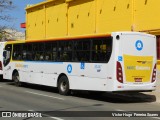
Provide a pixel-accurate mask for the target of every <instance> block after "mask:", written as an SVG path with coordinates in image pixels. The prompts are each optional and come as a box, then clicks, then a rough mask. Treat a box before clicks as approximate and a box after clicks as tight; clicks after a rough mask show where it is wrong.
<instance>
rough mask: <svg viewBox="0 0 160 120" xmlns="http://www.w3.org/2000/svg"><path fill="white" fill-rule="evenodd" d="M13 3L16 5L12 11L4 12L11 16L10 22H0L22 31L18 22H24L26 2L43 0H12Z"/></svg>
mask: <svg viewBox="0 0 160 120" xmlns="http://www.w3.org/2000/svg"><path fill="white" fill-rule="evenodd" d="M12 1H13V5H14V6H15V7H16V8H15V9H13V10H12V11H9V12H6V13H5V14H9V15H11V16H12V18H13V20H12V22H4V23H2V22H1V23H0V24H6V25H7V26H12V27H13V28H15V29H17V30H18V31H24V29H22V28H20V24H21V23H23V22H25V7H26V6H27V5H28V4H37V3H39V2H42V1H45V0H12Z"/></svg>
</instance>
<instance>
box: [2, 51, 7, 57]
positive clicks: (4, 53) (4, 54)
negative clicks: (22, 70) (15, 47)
mask: <svg viewBox="0 0 160 120" xmlns="http://www.w3.org/2000/svg"><path fill="white" fill-rule="evenodd" d="M6 56H7V51H6V50H4V51H3V57H4V58H6Z"/></svg>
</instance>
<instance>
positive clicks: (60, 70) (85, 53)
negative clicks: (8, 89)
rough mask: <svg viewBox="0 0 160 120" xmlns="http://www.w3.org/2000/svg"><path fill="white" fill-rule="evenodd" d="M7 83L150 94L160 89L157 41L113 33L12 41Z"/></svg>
mask: <svg viewBox="0 0 160 120" xmlns="http://www.w3.org/2000/svg"><path fill="white" fill-rule="evenodd" d="M3 55H4V62H3V64H4V78H5V79H9V80H13V81H14V82H15V84H16V85H17V86H19V85H21V83H23V82H24V83H31V84H39V85H44V86H52V87H57V88H58V90H59V93H60V94H62V95H67V94H69V93H70V91H71V90H86V91H97V92H98V91H101V92H124V91H134V92H141V91H143V92H145V91H146V92H147V91H153V90H155V88H156V62H157V53H156V37H155V36H154V35H150V34H146V33H140V32H112V33H111V34H103V35H88V36H76V37H65V38H53V39H45V40H25V41H9V42H6V44H5V49H4V53H3Z"/></svg>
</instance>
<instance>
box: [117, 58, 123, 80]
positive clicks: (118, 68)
mask: <svg viewBox="0 0 160 120" xmlns="http://www.w3.org/2000/svg"><path fill="white" fill-rule="evenodd" d="M116 72H117V80H118V81H119V82H120V83H123V72H122V66H121V63H120V62H118V61H117V68H116Z"/></svg>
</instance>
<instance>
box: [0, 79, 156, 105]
mask: <svg viewBox="0 0 160 120" xmlns="http://www.w3.org/2000/svg"><path fill="white" fill-rule="evenodd" d="M1 82H5V83H6V84H7V85H12V86H14V83H12V82H8V81H7V80H3V81H1ZM22 87H25V88H28V89H35V90H39V91H46V92H52V93H56V94H58V90H57V88H53V87H47V86H42V85H33V84H26V83H25V84H24V83H23V85H22ZM70 96H72V97H77V98H85V99H91V100H98V101H103V102H110V103H144V102H147V103H148V102H155V101H156V96H155V95H149V94H145V93H144V92H143V93H132V92H131V93H130V92H128V93H106V92H105V93H104V92H103V93H102V92H89V91H71V95H70Z"/></svg>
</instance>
